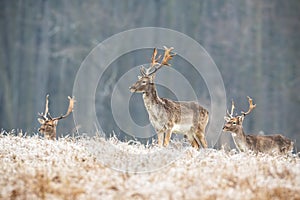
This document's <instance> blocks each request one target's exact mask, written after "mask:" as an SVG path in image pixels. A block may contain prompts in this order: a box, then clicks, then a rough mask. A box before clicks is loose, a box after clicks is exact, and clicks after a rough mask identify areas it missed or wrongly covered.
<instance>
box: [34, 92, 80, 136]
mask: <svg viewBox="0 0 300 200" xmlns="http://www.w3.org/2000/svg"><path fill="white" fill-rule="evenodd" d="M48 98H49V95H47V96H46V105H45V112H44V113H39V116H40V118H38V121H39V123H40V124H41V127H40V128H39V132H40V133H42V134H44V136H45V138H48V139H55V138H56V126H57V123H58V121H59V120H61V119H63V118H66V117H67V116H68V115H70V113H71V112H72V111H73V108H74V102H75V100H74V98H71V97H68V99H69V107H68V110H67V112H66V114H65V115H61V116H59V117H55V118H53V117H51V115H50V113H49V108H48V104H49V100H48Z"/></svg>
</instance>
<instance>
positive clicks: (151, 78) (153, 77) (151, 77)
mask: <svg viewBox="0 0 300 200" xmlns="http://www.w3.org/2000/svg"><path fill="white" fill-rule="evenodd" d="M155 76H156V74H155V73H154V74H152V75H151V76H150V80H151V81H154V79H155Z"/></svg>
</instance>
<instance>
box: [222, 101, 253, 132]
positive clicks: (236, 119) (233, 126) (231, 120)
mask: <svg viewBox="0 0 300 200" xmlns="http://www.w3.org/2000/svg"><path fill="white" fill-rule="evenodd" d="M247 98H248V102H249V109H248V111H247V112H243V111H242V112H241V115H239V116H233V114H234V113H233V112H234V108H235V106H234V101H232V103H231V112H230V113H229V112H228V111H227V116H226V117H225V118H224V119H225V121H226V123H225V125H224V127H223V130H224V131H231V132H236V131H237V130H238V129H240V128H242V126H243V121H244V118H245V116H246V115H248V114H250V112H251V111H252V110H253V109H254V108H255V107H256V104H253V100H252V99H251V98H250V97H249V96H248V97H247Z"/></svg>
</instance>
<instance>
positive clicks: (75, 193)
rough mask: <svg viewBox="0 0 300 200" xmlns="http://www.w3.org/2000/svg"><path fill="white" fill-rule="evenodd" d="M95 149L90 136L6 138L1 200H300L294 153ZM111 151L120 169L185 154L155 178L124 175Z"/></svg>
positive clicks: (0, 161)
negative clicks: (142, 157)
mask: <svg viewBox="0 0 300 200" xmlns="http://www.w3.org/2000/svg"><path fill="white" fill-rule="evenodd" d="M98 144H100V145H98V148H99V149H98V150H99V151H97V152H100V154H97V155H98V156H95V154H93V153H91V151H90V150H88V149H87V148H86V147H87V139H86V138H77V139H76V140H75V139H71V138H60V139H58V140H56V141H53V140H45V139H43V138H40V137H38V136H33V137H24V136H22V137H21V136H13V135H3V134H1V135H0V166H1V167H0V188H1V190H0V199H300V159H299V157H298V156H297V155H294V156H286V157H282V156H269V155H263V154H260V155H253V154H245V153H236V152H235V151H231V152H225V151H224V150H214V149H207V150H203V149H202V150H200V151H196V150H194V149H193V148H192V147H190V146H189V145H185V146H180V145H178V146H180V147H176V143H175V145H174V144H173V145H171V146H172V147H170V148H166V149H159V148H158V147H156V146H150V147H145V146H143V145H139V144H133V145H131V144H128V143H122V142H119V141H117V140H115V139H110V140H104V139H100V140H99V141H98ZM108 146H114V147H116V149H118V150H119V152H121V153H117V152H116V153H115V156H114V157H113V158H112V159H111V161H110V162H111V163H112V164H113V165H114V166H119V167H120V168H122V166H123V165H122V163H123V164H124V162H125V161H127V164H128V162H135V161H134V159H132V158H130V157H131V156H132V155H140V154H141V155H147V153H153V152H155V151H158V152H159V154H154V155H155V159H153V160H151V162H155V163H156V164H154V165H153V167H154V168H155V166H159V164H160V163H163V164H164V163H165V160H166V158H167V157H168V158H172V156H174V155H175V154H177V155H180V156H178V157H177V158H175V157H174V162H172V163H170V164H168V165H166V166H165V167H163V168H160V169H159V170H156V171H153V172H149V173H141V172H139V169H137V171H136V172H120V171H117V170H113V169H111V168H110V167H107V166H105V165H104V164H103V163H102V162H101V160H102V159H101V157H100V158H99V155H101V152H105V149H107V147H108ZM139 152H140V153H139ZM103 158H104V160H105V159H109V158H108V157H107V156H105V155H103ZM141 162H148V161H147V160H144V161H143V160H142V161H141ZM140 164H141V165H140V166H141V168H142V167H143V166H144V164H143V163H140ZM145 165H147V166H151V163H147V164H145Z"/></svg>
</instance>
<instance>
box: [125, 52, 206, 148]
mask: <svg viewBox="0 0 300 200" xmlns="http://www.w3.org/2000/svg"><path fill="white" fill-rule="evenodd" d="M164 49H165V53H164V56H163V58H162V59H161V62H159V60H160V58H161V55H160V56H158V57H157V49H156V48H155V49H154V51H153V54H152V59H151V64H150V67H149V68H147V69H145V68H144V67H143V66H142V67H141V69H140V72H141V75H142V76H139V77H138V78H139V80H138V81H137V82H136V83H135V84H133V85H132V86H131V87H130V91H131V92H137V93H143V99H144V104H145V107H146V109H147V111H148V114H149V120H150V122H151V124H152V126H153V127H154V129H155V131H156V133H157V137H158V145H159V146H162V145H164V146H168V144H169V141H170V138H171V135H172V133H181V134H184V135H185V136H186V137H187V138H188V140H189V141H190V142H191V144H192V146H193V147H195V148H197V149H198V148H199V147H200V145H201V146H202V147H203V148H207V142H206V139H205V128H206V125H207V123H208V118H209V115H208V111H207V110H206V109H204V108H203V107H201V106H200V105H199V104H198V103H197V102H178V101H172V100H170V99H165V98H160V97H159V96H158V94H157V91H156V88H155V84H154V77H155V73H156V72H157V70H159V69H160V68H161V67H162V66H170V64H169V63H168V62H169V60H171V59H172V57H173V56H174V55H175V54H172V53H171V51H172V50H173V48H172V47H171V48H166V47H164Z"/></svg>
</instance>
